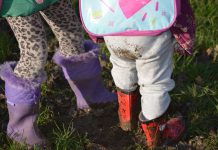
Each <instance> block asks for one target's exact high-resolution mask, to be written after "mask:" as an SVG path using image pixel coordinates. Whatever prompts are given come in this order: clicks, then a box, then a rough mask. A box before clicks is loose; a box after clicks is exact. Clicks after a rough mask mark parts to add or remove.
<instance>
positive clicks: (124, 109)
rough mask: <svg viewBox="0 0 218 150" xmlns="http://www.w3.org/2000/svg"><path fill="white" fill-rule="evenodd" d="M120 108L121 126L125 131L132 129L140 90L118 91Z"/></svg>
mask: <svg viewBox="0 0 218 150" xmlns="http://www.w3.org/2000/svg"><path fill="white" fill-rule="evenodd" d="M117 95H118V102H119V110H118V115H119V119H120V127H121V128H122V129H123V130H124V131H131V130H132V129H133V128H134V120H135V119H136V118H137V117H136V115H135V114H136V108H137V101H138V91H134V92H131V93H123V92H121V91H117Z"/></svg>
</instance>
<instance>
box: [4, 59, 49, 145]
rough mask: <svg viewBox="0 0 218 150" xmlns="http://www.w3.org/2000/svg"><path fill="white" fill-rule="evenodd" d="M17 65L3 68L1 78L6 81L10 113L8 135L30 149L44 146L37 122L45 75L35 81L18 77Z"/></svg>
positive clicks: (44, 142)
mask: <svg viewBox="0 0 218 150" xmlns="http://www.w3.org/2000/svg"><path fill="white" fill-rule="evenodd" d="M15 66H16V63H14V62H10V63H5V64H3V65H2V66H1V71H0V76H1V78H2V79H3V80H4V81H5V94H6V97H7V106H8V112H9V123H8V126H7V135H8V137H9V138H11V139H12V140H14V141H16V142H18V143H23V144H27V145H28V146H30V147H33V146H44V145H45V144H46V140H45V139H44V138H43V137H42V136H41V134H40V131H39V129H38V127H37V124H36V121H37V118H38V114H39V98H40V86H41V83H42V82H43V81H44V80H45V79H46V75H45V73H42V74H41V76H40V77H38V78H37V79H35V80H25V79H22V78H19V77H17V76H16V75H15V74H14V72H13V68H14V67H15Z"/></svg>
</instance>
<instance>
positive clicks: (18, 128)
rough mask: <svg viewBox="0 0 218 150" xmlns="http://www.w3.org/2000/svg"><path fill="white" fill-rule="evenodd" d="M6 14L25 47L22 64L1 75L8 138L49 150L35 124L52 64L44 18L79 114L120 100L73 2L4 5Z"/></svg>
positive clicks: (9, 66) (12, 65)
mask: <svg viewBox="0 0 218 150" xmlns="http://www.w3.org/2000/svg"><path fill="white" fill-rule="evenodd" d="M30 8H33V10H31V9H30ZM30 10H31V11H30ZM1 15H2V16H3V17H6V19H7V21H8V23H9V25H10V26H11V28H12V30H13V32H14V34H15V36H16V38H17V41H18V43H19V48H20V60H19V62H18V63H14V62H7V63H5V64H3V65H2V66H1V72H0V76H1V78H2V79H3V80H4V81H5V93H6V97H7V106H8V111H9V123H8V126H7V135H8V136H9V138H11V139H12V140H14V141H16V142H19V143H25V144H27V145H29V146H30V147H33V146H35V145H37V146H42V147H44V146H46V140H45V139H44V138H43V137H42V136H41V134H40V132H39V130H38V127H37V125H36V120H37V117H38V114H39V99H40V86H41V84H42V83H43V82H44V81H45V80H46V73H45V70H44V67H45V63H46V59H47V40H46V32H45V29H44V27H43V21H42V19H41V16H42V17H43V18H44V19H45V21H46V22H47V23H48V25H49V26H50V27H51V29H52V31H53V32H54V34H55V36H56V38H57V39H58V41H59V46H60V50H59V51H58V52H56V54H55V56H54V61H55V63H57V64H58V65H59V66H61V67H62V70H63V72H64V75H65V78H66V79H67V80H68V82H69V84H70V86H71V88H72V90H73V91H74V92H75V95H76V100H77V107H78V109H87V108H90V107H91V105H92V104H94V103H105V102H111V101H114V100H116V96H115V95H114V94H112V93H110V92H109V91H108V90H107V89H106V88H105V87H104V86H103V82H102V79H101V67H100V63H99V60H98V50H99V48H98V47H97V46H96V44H93V42H91V41H84V38H83V32H82V29H81V24H80V22H79V20H78V18H77V16H76V14H75V12H74V10H73V9H72V2H71V0H59V1H58V0H47V1H43V0H36V1H35V0H32V1H20V0H5V1H3V6H2V10H1Z"/></svg>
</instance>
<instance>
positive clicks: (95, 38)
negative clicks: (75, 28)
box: [89, 34, 104, 43]
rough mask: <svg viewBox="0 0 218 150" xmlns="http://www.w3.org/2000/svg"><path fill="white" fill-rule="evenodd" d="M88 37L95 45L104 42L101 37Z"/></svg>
mask: <svg viewBox="0 0 218 150" xmlns="http://www.w3.org/2000/svg"><path fill="white" fill-rule="evenodd" d="M89 37H90V38H91V39H92V41H93V42H95V43H103V42H104V38H103V37H97V36H94V35H91V34H89Z"/></svg>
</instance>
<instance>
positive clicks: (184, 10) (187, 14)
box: [170, 0, 196, 55]
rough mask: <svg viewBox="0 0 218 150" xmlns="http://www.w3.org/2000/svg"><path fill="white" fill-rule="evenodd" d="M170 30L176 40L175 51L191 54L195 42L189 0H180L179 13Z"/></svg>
mask: <svg viewBox="0 0 218 150" xmlns="http://www.w3.org/2000/svg"><path fill="white" fill-rule="evenodd" d="M170 30H171V32H172V34H173V36H174V37H175V39H176V41H177V42H178V44H179V46H178V45H177V47H176V51H177V52H179V53H181V54H188V55H190V54H192V53H193V48H194V42H195V33H196V22H195V17H194V13H193V11H192V8H191V5H190V3H189V0H182V1H181V14H180V15H179V16H178V17H177V20H176V23H175V24H174V26H172V27H171V29H170Z"/></svg>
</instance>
